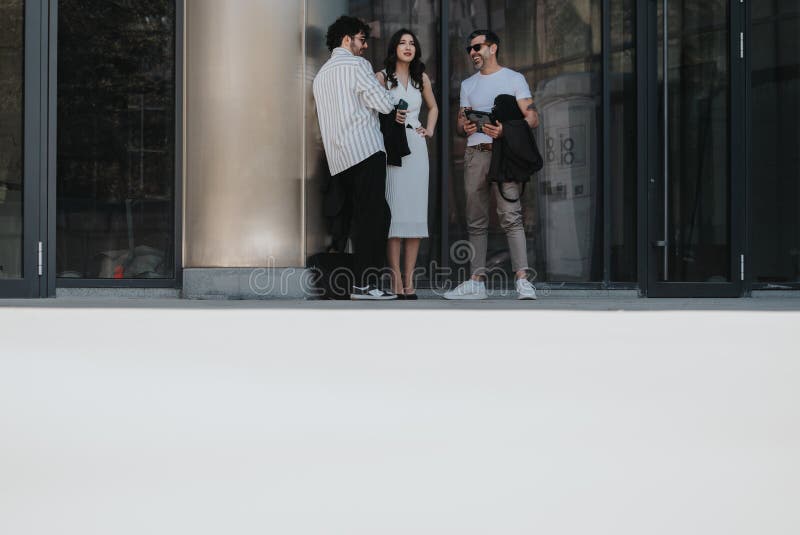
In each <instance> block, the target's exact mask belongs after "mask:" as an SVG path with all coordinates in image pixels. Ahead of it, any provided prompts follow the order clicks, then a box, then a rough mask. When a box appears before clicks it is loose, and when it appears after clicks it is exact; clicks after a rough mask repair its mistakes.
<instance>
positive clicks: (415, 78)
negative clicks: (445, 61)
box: [383, 28, 425, 90]
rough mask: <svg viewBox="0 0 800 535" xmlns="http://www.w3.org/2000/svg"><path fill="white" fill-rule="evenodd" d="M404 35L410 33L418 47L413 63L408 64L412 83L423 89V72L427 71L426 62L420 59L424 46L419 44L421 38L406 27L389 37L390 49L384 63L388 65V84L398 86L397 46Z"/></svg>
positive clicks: (415, 45) (415, 46)
mask: <svg viewBox="0 0 800 535" xmlns="http://www.w3.org/2000/svg"><path fill="white" fill-rule="evenodd" d="M404 35H410V36H411V38H412V39H414V48H415V49H416V53H415V54H414V59H412V60H411V64H410V65H409V66H408V71H409V76H410V78H411V83H412V84H413V86H414V87H416V88H417V89H419V90H422V73H424V72H425V64H424V63H422V59H420V58H422V46H421V45H420V44H419V39H417V36H416V35H414V32H412V31H411V30H407V29H405V28H403V29H401V30H398V31H397V32H395V34H394V35H393V36H392V38H391V39H389V50H388V51H387V53H386V59H385V60H384V61H383V65H384V66H385V67H386V82H387V84H386V85H389V84H392V85H394V86H397V75H396V74H395V72H396V71H397V47H398V46H400V39H402V38H403V36H404ZM390 87H391V86H390Z"/></svg>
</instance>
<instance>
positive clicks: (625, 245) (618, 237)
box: [608, 0, 638, 282]
mask: <svg viewBox="0 0 800 535" xmlns="http://www.w3.org/2000/svg"><path fill="white" fill-rule="evenodd" d="M610 7H611V36H610V38H611V52H610V68H609V70H610V74H611V79H610V82H611V84H610V85H611V88H610V92H611V117H610V118H609V121H610V127H611V139H609V140H608V142H609V155H610V158H611V162H610V163H611V176H610V181H611V205H610V206H609V207H608V209H609V210H610V212H611V280H612V281H617V282H635V281H636V280H638V274H637V261H636V260H637V257H636V255H637V245H636V240H637V231H636V229H637V225H636V217H637V209H636V207H637V202H638V200H637V187H636V179H637V176H636V173H637V170H636V165H637V163H636V162H637V159H636V150H637V138H636V47H635V39H636V33H635V27H636V6H635V1H634V0H611V2H610Z"/></svg>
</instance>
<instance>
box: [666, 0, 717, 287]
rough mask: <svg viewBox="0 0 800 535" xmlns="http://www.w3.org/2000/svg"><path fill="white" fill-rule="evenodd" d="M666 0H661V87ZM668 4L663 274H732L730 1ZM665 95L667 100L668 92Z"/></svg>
mask: <svg viewBox="0 0 800 535" xmlns="http://www.w3.org/2000/svg"><path fill="white" fill-rule="evenodd" d="M662 5H663V3H662V2H658V20H659V25H658V28H659V32H660V33H659V36H658V43H659V50H658V57H659V61H660V62H661V64H660V66H659V87H662V86H663V72H664V69H663V67H664V66H663V61H661V59H662V57H663V31H662V29H663V24H662V21H663V13H662ZM668 5H669V11H668V13H667V16H668V19H667V20H668V24H669V35H668V37H669V65H668V68H667V73H668V81H669V101H668V102H669V123H668V124H669V152H668V155H667V158H668V159H667V163H668V168H669V199H668V203H667V204H668V207H669V209H668V221H669V226H668V229H667V240H668V251H667V260H668V273H667V274H666V277H665V274H664V272H663V271H664V268H663V265H662V264H663V263H660V264H659V266H660V267H659V269H660V273H659V280H668V281H671V282H726V281H729V280H731V272H730V258H731V256H730V247H731V243H730V229H731V226H730V169H729V167H730V166H729V158H730V150H729V136H728V132H729V125H730V122H729V105H730V89H729V72H730V71H729V62H730V58H729V52H728V49H729V33H728V2H727V1H726V0H713V1H704V2H700V1H695V2H680V3H679V2H670V3H669V4H668ZM661 101H662V102H661V106H663V93H662V94H661ZM661 110H662V111H661V112H660V113H659V120H660V121H661V125H660V126H659V132H663V107H662V108H661ZM662 137H663V136H662ZM662 141H663V139H662ZM660 180H663V177H662V178H660ZM662 190H663V182H662V183H661V185H660V189H659V191H662ZM661 217H662V218H663V212H662V215H661Z"/></svg>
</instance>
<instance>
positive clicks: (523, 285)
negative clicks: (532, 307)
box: [517, 279, 536, 299]
mask: <svg viewBox="0 0 800 535" xmlns="http://www.w3.org/2000/svg"><path fill="white" fill-rule="evenodd" d="M517 299H536V288H534V287H533V284H531V283H530V281H529V280H528V279H517Z"/></svg>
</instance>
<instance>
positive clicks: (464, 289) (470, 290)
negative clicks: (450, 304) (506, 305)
mask: <svg viewBox="0 0 800 535" xmlns="http://www.w3.org/2000/svg"><path fill="white" fill-rule="evenodd" d="M486 297H487V296H486V284H485V283H484V282H483V281H476V280H472V279H469V280H466V281H464V282H462V283H461V284H459V285H458V286H456V287H455V288H453V289H452V290H450V291H449V292H447V293H445V294H444V298H445V299H486Z"/></svg>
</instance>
